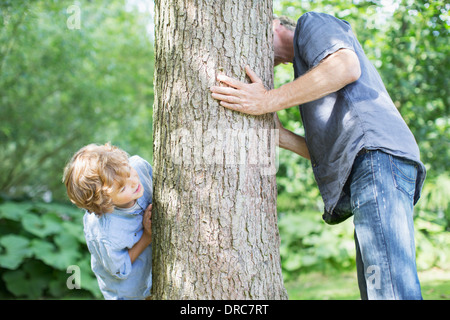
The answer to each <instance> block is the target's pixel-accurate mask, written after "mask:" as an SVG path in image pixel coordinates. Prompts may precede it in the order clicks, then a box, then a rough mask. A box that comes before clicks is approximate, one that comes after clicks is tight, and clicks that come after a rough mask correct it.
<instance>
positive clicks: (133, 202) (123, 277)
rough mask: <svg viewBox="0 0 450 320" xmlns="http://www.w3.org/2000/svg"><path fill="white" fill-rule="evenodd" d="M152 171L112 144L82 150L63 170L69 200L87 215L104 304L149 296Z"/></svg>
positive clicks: (85, 221)
mask: <svg viewBox="0 0 450 320" xmlns="http://www.w3.org/2000/svg"><path fill="white" fill-rule="evenodd" d="M152 171H153V170H152V167H151V166H150V164H149V163H148V162H147V161H145V160H144V159H142V158H141V157H139V156H132V157H129V156H128V154H127V153H126V152H125V151H123V150H121V149H119V148H117V147H114V146H111V145H110V144H109V143H107V144H105V145H96V144H90V145H88V146H85V147H83V148H82V149H80V150H79V151H78V152H77V153H75V155H74V156H73V157H72V159H71V160H70V162H69V163H68V164H67V166H66V168H65V170H64V178H63V182H64V184H65V185H66V188H67V194H68V196H69V198H70V200H71V201H72V202H73V203H74V204H75V205H77V206H78V207H80V208H83V209H86V210H87V212H86V214H85V215H84V218H83V224H84V234H85V237H86V244H87V246H88V249H89V252H90V253H91V267H92V270H93V272H94V273H95V275H96V277H97V280H98V284H99V287H100V290H101V292H102V294H103V296H104V297H105V299H125V300H131V299H133V300H136V299H145V298H147V297H149V296H150V290H151V287H152V247H151V241H152V231H151V209H152V205H151V202H152V194H153V189H152Z"/></svg>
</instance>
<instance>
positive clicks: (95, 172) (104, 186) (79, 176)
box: [63, 143, 130, 215]
mask: <svg viewBox="0 0 450 320" xmlns="http://www.w3.org/2000/svg"><path fill="white" fill-rule="evenodd" d="M129 176H130V165H129V162H128V154H127V153H126V152H125V151H123V150H121V149H119V148H117V147H115V146H112V145H111V144H109V143H106V144H105V145H98V144H90V145H87V146H85V147H83V148H81V149H80V150H79V151H77V152H76V153H75V155H74V156H73V157H72V159H71V160H70V161H69V163H68V164H67V165H66V167H65V169H64V176H63V182H64V184H65V185H66V189H67V195H68V196H69V199H70V200H71V201H72V202H73V203H74V204H75V205H77V207H79V208H83V209H86V210H87V211H88V212H90V213H92V212H94V213H95V214H97V215H102V214H104V213H107V212H112V211H113V209H114V205H113V203H112V200H111V194H112V192H113V190H116V189H114V187H116V188H119V189H120V188H122V187H123V186H124V185H125V183H126V180H127V178H128V177H129Z"/></svg>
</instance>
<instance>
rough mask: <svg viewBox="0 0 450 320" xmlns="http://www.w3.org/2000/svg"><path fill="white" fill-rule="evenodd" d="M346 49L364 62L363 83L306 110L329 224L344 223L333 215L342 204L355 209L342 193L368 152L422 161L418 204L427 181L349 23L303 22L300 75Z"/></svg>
mask: <svg viewBox="0 0 450 320" xmlns="http://www.w3.org/2000/svg"><path fill="white" fill-rule="evenodd" d="M340 49H350V50H353V51H354V52H355V53H356V54H357V56H358V58H359V61H360V64H361V77H360V78H359V80H357V81H356V82H354V83H351V84H349V85H347V86H345V87H344V88H342V89H341V90H339V91H337V92H335V93H332V94H330V95H328V96H325V97H323V98H321V99H318V100H316V101H312V102H309V103H305V104H303V105H301V106H300V113H301V116H302V121H303V125H304V128H305V139H306V144H307V146H308V150H309V153H310V155H311V164H312V166H313V171H314V176H315V178H316V181H317V184H318V187H319V190H320V193H321V195H322V198H323V201H324V204H325V213H324V216H323V217H324V219H325V221H326V222H328V223H337V222H340V221H342V220H343V219H340V218H339V217H334V216H333V215H334V210H335V209H336V206H337V205H338V204H339V205H341V204H342V207H349V206H348V204H345V203H340V201H341V200H342V201H343V199H345V198H347V199H348V197H345V196H344V194H343V192H342V190H343V187H344V185H345V183H346V181H347V178H348V177H349V175H350V172H351V169H352V166H353V162H354V159H355V157H356V155H357V154H358V152H359V151H361V150H362V149H367V150H381V151H383V152H386V153H389V154H391V155H394V156H398V157H402V158H405V159H409V160H412V161H413V162H415V163H417V166H418V169H419V170H418V176H417V181H416V192H415V196H414V203H416V202H417V200H418V199H419V197H420V191H421V188H422V185H423V182H424V179H425V167H424V165H423V164H422V162H421V161H420V153H419V148H418V146H417V143H416V140H415V138H414V136H413V134H412V133H411V131H410V130H409V128H408V126H407V125H406V123H405V121H404V120H403V119H402V117H401V115H400V113H399V112H398V110H397V108H396V107H395V105H394V103H393V102H392V100H391V98H390V96H389V94H388V92H387V91H386V88H385V86H384V84H383V81H382V79H381V77H380V75H379V74H378V72H377V70H376V69H375V67H374V66H373V65H372V63H371V62H370V61H369V60H368V58H367V57H366V55H365V53H364V51H363V49H362V47H361V45H360V43H359V42H358V40H357V39H356V36H355V35H354V34H353V32H352V28H351V27H350V25H349V24H348V23H347V22H346V21H343V20H339V19H337V18H335V17H333V16H330V15H328V14H323V13H316V12H309V13H306V14H304V15H302V16H301V17H300V18H299V20H298V23H297V28H296V30H295V35H294V50H295V58H294V62H293V63H294V70H295V77H296V78H297V77H299V76H301V75H303V74H305V73H306V72H308V71H309V70H310V69H312V68H314V67H315V66H317V65H318V64H319V63H320V62H321V61H322V60H323V59H324V58H326V57H327V56H328V55H330V54H333V53H335V52H336V51H338V50H340ZM340 207H341V206H340ZM337 211H339V210H337ZM346 217H348V215H347V216H346ZM346 217H344V218H346Z"/></svg>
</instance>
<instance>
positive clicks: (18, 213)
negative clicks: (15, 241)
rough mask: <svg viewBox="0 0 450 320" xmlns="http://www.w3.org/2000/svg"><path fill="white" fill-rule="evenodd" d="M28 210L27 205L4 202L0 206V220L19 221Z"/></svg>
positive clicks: (29, 206)
mask: <svg viewBox="0 0 450 320" xmlns="http://www.w3.org/2000/svg"><path fill="white" fill-rule="evenodd" d="M30 208H31V204H29V203H17V202H6V203H3V204H1V205H0V218H4V219H9V220H13V221H20V220H21V218H22V216H23V215H24V214H25V213H26V212H27V211H28V210H29V209H30Z"/></svg>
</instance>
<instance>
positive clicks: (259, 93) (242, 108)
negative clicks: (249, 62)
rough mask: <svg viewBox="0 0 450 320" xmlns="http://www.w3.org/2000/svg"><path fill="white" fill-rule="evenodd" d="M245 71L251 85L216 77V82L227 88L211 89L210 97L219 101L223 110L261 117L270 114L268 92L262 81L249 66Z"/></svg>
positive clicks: (214, 87) (223, 76) (220, 76)
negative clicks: (223, 84)
mask: <svg viewBox="0 0 450 320" xmlns="http://www.w3.org/2000/svg"><path fill="white" fill-rule="evenodd" d="M245 71H246V73H247V75H248V76H249V78H250V80H251V81H252V83H244V82H241V81H239V80H236V79H233V78H230V77H227V76H225V75H218V76H217V80H218V81H220V82H223V83H225V84H226V85H228V86H227V87H218V86H213V87H211V88H210V90H211V92H212V97H213V98H214V99H217V100H220V105H222V106H224V107H225V108H228V109H231V110H235V111H239V112H242V113H246V114H252V115H261V114H265V113H268V112H270V111H269V106H270V99H269V98H270V94H269V91H267V90H266V88H264V85H263V82H262V80H261V79H260V78H259V77H258V76H257V75H256V73H255V72H253V70H251V69H250V67H249V66H246V67H245Z"/></svg>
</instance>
